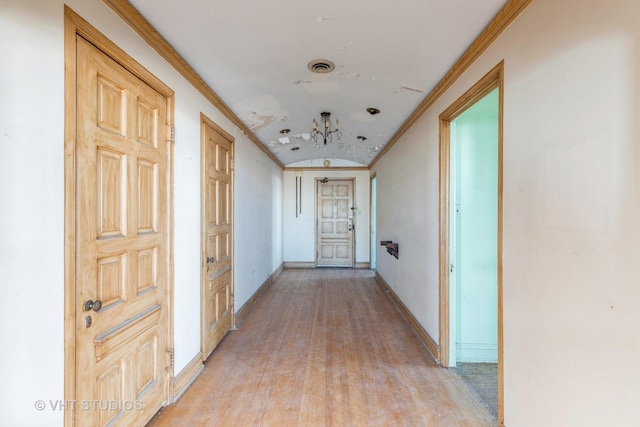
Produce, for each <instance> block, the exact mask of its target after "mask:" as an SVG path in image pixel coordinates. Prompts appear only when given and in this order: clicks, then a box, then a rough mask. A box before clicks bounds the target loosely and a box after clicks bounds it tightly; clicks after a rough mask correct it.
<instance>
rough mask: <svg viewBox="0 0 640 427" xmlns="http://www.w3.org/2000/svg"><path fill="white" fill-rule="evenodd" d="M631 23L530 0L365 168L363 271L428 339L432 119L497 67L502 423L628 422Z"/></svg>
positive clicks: (586, 5) (639, 295)
mask: <svg viewBox="0 0 640 427" xmlns="http://www.w3.org/2000/svg"><path fill="white" fill-rule="evenodd" d="M639 16H640V2H637V1H627V0H562V1H558V0H535V1H533V2H532V3H531V5H530V6H529V7H528V8H527V10H525V12H524V13H523V15H521V16H520V17H519V18H518V19H517V20H516V21H515V22H514V23H513V24H512V25H511V26H510V27H509V28H508V29H507V31H506V32H505V33H504V34H503V35H502V36H501V37H500V39H498V40H497V41H496V43H494V44H493V45H492V47H490V48H489V49H488V50H487V52H485V53H484V54H483V55H482V56H481V57H480V58H479V59H478V60H477V61H476V62H475V63H474V65H473V66H472V67H471V68H470V69H469V70H468V71H467V72H466V73H465V74H464V75H463V76H462V77H461V78H460V79H459V80H458V81H457V82H456V84H455V85H454V86H453V87H452V88H451V89H450V90H448V91H447V92H446V93H445V94H444V95H443V96H442V97H441V98H440V99H439V100H438V102H437V103H436V104H435V105H434V106H433V107H432V108H431V109H429V111H427V112H426V113H425V114H424V115H423V116H422V117H421V118H420V119H419V121H418V122H417V123H416V124H415V125H414V126H413V127H412V129H411V130H409V132H407V133H406V134H405V135H404V137H403V138H402V139H401V140H400V141H399V142H398V144H396V146H394V148H393V149H392V150H390V152H389V153H388V154H387V155H386V156H385V157H384V158H383V159H382V160H381V161H380V162H379V164H378V165H376V167H375V170H376V172H377V177H378V206H379V209H378V232H379V236H380V238H382V237H384V235H385V234H390V235H393V234H395V236H394V237H397V239H398V241H399V242H400V260H398V261H395V260H391V259H389V257H386V258H385V257H384V256H382V255H381V256H379V258H378V271H379V272H380V273H381V274H382V276H383V277H384V278H385V279H386V280H387V281H388V282H389V283H390V284H391V285H392V286H394V288H395V289H396V292H397V293H398V295H399V296H400V297H401V298H402V300H403V301H404V303H405V304H406V305H407V306H408V307H409V308H410V309H411V310H412V312H413V313H414V315H415V316H416V317H417V318H418V319H419V320H420V322H421V323H422V325H423V326H424V327H425V328H426V329H427V331H428V332H429V333H430V334H431V336H432V337H434V338H435V339H437V338H438V317H437V316H438V314H437V313H438V288H437V282H438V273H437V271H438V270H437V266H438V254H437V241H438V236H437V231H438V219H437V212H438V198H437V194H438V193H437V177H438V162H437V160H438V156H437V152H438V115H439V114H440V113H441V112H442V111H443V110H444V109H445V108H447V107H448V106H449V105H450V104H451V103H453V102H454V101H455V100H456V99H457V98H458V97H460V96H461V95H462V94H463V93H464V91H466V90H467V89H468V88H470V87H471V86H472V85H473V84H474V83H475V82H477V81H478V80H479V79H480V78H481V77H482V76H483V75H484V74H485V73H486V72H488V71H489V70H490V69H491V68H492V67H493V66H495V65H496V64H497V63H498V62H499V61H501V60H503V59H504V61H505V88H504V108H505V111H504V255H503V262H504V275H503V278H504V366H505V417H506V418H505V423H506V425H507V426H518V427H527V426H540V425H546V426H581V427H582V426H602V425H625V426H626V425H639V424H640V408H638V406H637V404H636V403H637V402H638V401H640V373H638V370H637V369H636V368H635V365H636V363H635V362H636V361H637V355H638V354H639V353H640V334H639V333H638V325H639V324H640V311H639V310H638V309H637V307H638V306H639V305H640V286H638V277H640V263H638V253H640V247H639V244H638V242H640V221H638V212H639V211H640V186H639V185H638V182H640V148H638V147H639V145H638V140H639V139H640V120H638V118H639V117H640V106H639V103H640V84H639V75H640V26H638V17H639ZM400 170H402V172H403V173H400ZM408 176H411V179H408ZM414 182H415V184H414ZM405 187H407V188H406V190H404V191H402V192H400V191H399V189H401V188H405ZM416 187H417V188H416ZM392 205H396V207H397V208H396V209H392V208H391V206H392ZM417 212H419V213H420V214H419V215H418V214H417ZM410 230H413V234H409V231H410Z"/></svg>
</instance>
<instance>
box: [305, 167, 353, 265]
mask: <svg viewBox="0 0 640 427" xmlns="http://www.w3.org/2000/svg"><path fill="white" fill-rule="evenodd" d="M315 178H316V179H315V193H316V194H315V201H314V202H313V203H314V205H315V209H314V210H315V212H314V214H315V225H314V228H315V247H314V250H315V252H316V257H315V261H314V263H315V268H318V254H319V251H318V249H319V248H318V243H320V242H319V241H318V239H319V236H318V221H319V220H320V218H318V214H319V211H318V196H319V195H320V193H319V191H318V189H319V188H320V187H319V186H318V183H319V182H320V181H322V180H323V179H325V178H327V179H328V180H329V181H351V188H352V189H353V190H352V193H351V205H352V206H355V204H356V177H355V176H352V177H345V178H342V177H339V176H334V177H331V178H329V177H318V176H316V177H315ZM327 182H328V181H327ZM353 215H354V216H355V212H354V213H353ZM351 225H352V226H353V220H351ZM351 252H352V254H351V260H352V262H351V268H356V233H355V228H354V229H353V230H352V232H351ZM336 268H345V267H340V266H336ZM347 268H349V267H347Z"/></svg>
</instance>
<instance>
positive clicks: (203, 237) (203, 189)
mask: <svg viewBox="0 0 640 427" xmlns="http://www.w3.org/2000/svg"><path fill="white" fill-rule="evenodd" d="M205 126H209V127H210V128H212V129H213V130H214V131H216V132H217V133H218V134H220V136H222V137H223V138H224V139H226V140H227V141H229V143H230V145H231V153H230V155H231V159H230V162H229V163H230V164H229V169H230V170H229V175H230V178H229V199H230V200H229V201H228V203H229V220H230V222H231V225H230V227H229V228H230V230H231V232H230V233H231V238H230V239H229V254H230V256H231V278H230V281H231V283H230V285H229V286H230V287H231V301H230V306H231V329H235V328H236V313H235V275H234V266H235V259H236V256H235V223H236V221H235V218H234V216H233V215H234V211H235V209H234V207H235V201H236V198H235V194H234V191H235V176H236V167H235V158H236V144H235V138H234V137H233V136H232V135H231V134H230V133H229V132H227V131H226V130H224V129H223V128H222V127H220V126H219V125H218V124H216V123H215V122H214V121H213V120H211V119H210V118H209V117H207V116H206V115H205V114H204V113H200V356H201V359H202V361H203V362H204V360H205V357H206V355H205V350H204V348H203V345H204V324H205V303H206V300H207V293H206V286H205V283H207V282H208V277H207V274H206V272H205V271H204V266H205V265H206V262H205V259H206V257H207V243H206V242H207V224H206V222H207V218H206V212H207V208H206V206H205V204H204V200H205V198H206V193H207V174H206V168H207V159H206V156H205V153H206V146H207V141H205V134H206V133H205Z"/></svg>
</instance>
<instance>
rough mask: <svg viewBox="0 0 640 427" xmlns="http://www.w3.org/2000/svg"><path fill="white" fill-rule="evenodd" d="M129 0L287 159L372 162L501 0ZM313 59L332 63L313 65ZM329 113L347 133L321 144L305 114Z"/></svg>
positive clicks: (313, 116)
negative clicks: (322, 68) (330, 66)
mask: <svg viewBox="0 0 640 427" xmlns="http://www.w3.org/2000/svg"><path fill="white" fill-rule="evenodd" d="M130 2H131V4H132V5H133V6H134V7H135V8H137V9H138V11H139V12H140V13H141V14H142V15H143V16H144V17H145V18H146V19H147V20H148V21H149V23H150V24H151V25H153V26H154V27H155V29H156V30H157V31H158V32H159V33H160V34H161V35H162V36H163V37H164V38H165V39H166V40H167V42H168V43H169V44H171V45H172V46H173V48H174V49H175V50H176V51H177V52H178V53H179V54H180V55H181V56H182V58H183V59H184V60H185V61H186V62H187V63H188V64H189V65H190V66H191V67H192V68H193V69H194V70H195V71H196V72H197V73H198V74H199V75H200V77H201V78H202V79H203V80H204V81H205V82H206V83H207V84H208V85H209V87H211V88H212V89H213V90H214V91H215V92H216V94H217V95H218V96H219V97H220V98H221V99H222V100H223V101H224V102H225V103H226V104H227V105H228V106H229V107H230V109H231V110H232V111H233V112H234V113H235V114H236V115H237V116H238V117H239V118H240V119H241V120H242V121H243V122H244V123H245V124H246V126H247V127H248V128H249V129H251V131H252V132H253V133H254V134H255V135H256V136H257V138H258V139H259V140H260V141H261V142H262V143H263V144H264V145H265V146H266V147H267V148H268V149H269V150H270V151H271V152H272V153H273V154H274V155H275V156H276V157H277V158H278V159H279V160H280V161H281V162H282V163H283V164H284V165H288V166H292V165H296V164H308V163H309V162H304V161H309V160H312V159H320V161H323V160H325V159H330V160H331V162H332V164H349V165H355V164H359V165H364V166H366V165H368V164H369V163H370V162H371V161H372V160H373V159H374V158H375V157H376V155H377V154H378V153H379V151H380V150H381V149H382V147H383V146H384V145H385V144H387V143H388V142H389V140H390V139H391V138H392V136H393V135H394V133H395V132H396V131H397V130H398V129H399V128H400V127H401V126H402V124H403V123H404V122H405V120H406V119H407V118H408V117H409V116H410V115H411V113H412V112H413V111H414V110H415V109H416V107H418V105H419V104H420V103H421V102H422V100H423V99H424V98H425V97H426V96H427V94H428V93H429V92H430V91H431V90H432V89H433V88H434V86H435V85H436V84H437V83H438V82H439V81H440V80H441V79H442V78H443V77H444V75H445V74H446V73H447V71H449V69H450V68H451V67H452V66H453V64H454V63H455V62H456V61H457V59H458V58H459V57H460V56H461V55H462V54H463V53H464V51H465V50H466V49H467V48H468V47H469V46H470V45H471V43H472V42H473V41H474V39H475V38H476V37H477V36H478V35H479V34H480V33H481V32H482V30H483V29H484V28H485V27H486V26H487V24H488V23H489V22H490V21H491V20H492V18H493V17H494V16H495V15H496V14H497V13H498V12H499V11H500V9H501V8H502V7H503V6H504V5H505V4H506V3H507V1H506V0H394V1H380V2H371V1H365V0H324V1H320V2H317V1H316V2H306V1H300V0H269V1H254V0H234V1H224V2H223V1H221V0H182V1H175V0H130ZM314 59H325V60H329V61H331V62H333V63H334V64H335V70H333V71H332V72H330V73H324V74H318V73H313V72H311V71H310V70H309V69H308V68H307V65H308V63H309V62H310V61H312V60H314ZM369 107H373V108H377V109H379V110H380V113H379V114H377V115H371V114H369V113H368V112H367V108H369ZM325 111H326V112H330V113H331V122H332V125H333V126H332V128H333V127H334V126H335V121H336V119H337V120H339V124H340V126H339V130H340V131H341V132H342V138H341V140H340V141H338V140H337V138H336V134H334V135H332V141H331V143H328V144H326V145H325V144H323V143H322V136H319V137H318V139H317V140H318V144H314V143H313V141H311V140H310V132H311V130H312V120H313V119H315V120H316V121H318V122H320V113H321V112H325ZM319 126H320V124H319ZM320 127H321V126H320ZM282 129H290V130H291V131H290V133H289V134H288V135H284V134H281V133H280V131H281V130H282ZM358 136H364V137H366V138H367V139H366V140H365V141H362V140H359V139H357V137H358ZM316 145H317V146H316ZM295 147H299V149H297V150H292V148H295ZM337 159H342V160H337ZM299 162H302V163H299ZM353 162H355V163H353Z"/></svg>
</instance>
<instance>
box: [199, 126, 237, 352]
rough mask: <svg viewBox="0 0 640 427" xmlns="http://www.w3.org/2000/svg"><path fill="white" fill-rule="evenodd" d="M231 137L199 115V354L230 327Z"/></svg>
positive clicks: (222, 336) (231, 253)
mask: <svg viewBox="0 0 640 427" xmlns="http://www.w3.org/2000/svg"><path fill="white" fill-rule="evenodd" d="M232 141H233V139H232V137H231V136H230V135H229V134H227V133H226V132H225V131H224V130H223V129H221V128H219V127H218V126H217V125H216V124H215V123H213V122H212V121H210V120H209V119H207V118H206V117H204V116H202V162H203V163H202V240H203V241H202V263H201V265H202V292H201V301H202V303H201V316H202V336H201V340H202V353H203V357H204V358H205V359H206V358H207V357H208V356H209V355H210V354H211V352H212V351H213V349H214V348H215V347H216V346H217V345H218V343H220V341H221V340H222V338H224V336H225V335H226V333H227V332H228V331H229V329H231V325H232V324H233V310H234V309H233V144H232Z"/></svg>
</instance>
